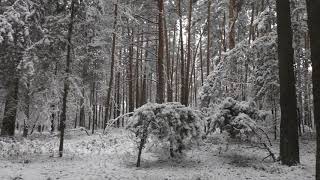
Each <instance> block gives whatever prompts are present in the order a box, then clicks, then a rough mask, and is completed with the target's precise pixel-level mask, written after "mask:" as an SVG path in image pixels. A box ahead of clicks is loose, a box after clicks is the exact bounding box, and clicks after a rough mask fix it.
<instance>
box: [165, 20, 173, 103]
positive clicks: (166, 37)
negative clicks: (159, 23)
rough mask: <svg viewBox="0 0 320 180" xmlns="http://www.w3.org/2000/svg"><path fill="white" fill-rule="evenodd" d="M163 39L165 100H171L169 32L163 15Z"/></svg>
mask: <svg viewBox="0 0 320 180" xmlns="http://www.w3.org/2000/svg"><path fill="white" fill-rule="evenodd" d="M163 23H164V32H165V41H166V67H167V102H172V101H173V91H172V86H171V85H172V76H171V62H170V47H169V45H170V43H169V40H170V33H168V29H167V22H166V18H165V17H163Z"/></svg>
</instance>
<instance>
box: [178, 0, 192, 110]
mask: <svg viewBox="0 0 320 180" xmlns="http://www.w3.org/2000/svg"><path fill="white" fill-rule="evenodd" d="M191 18H192V0H189V13H188V27H187V32H188V42H187V43H188V45H187V46H188V47H187V67H186V71H185V74H183V76H185V87H184V89H185V91H184V94H183V95H182V96H181V97H183V98H182V99H181V103H182V104H183V105H185V106H188V104H189V94H190V93H189V91H190V87H189V84H191V83H190V80H189V74H190V65H191Z"/></svg>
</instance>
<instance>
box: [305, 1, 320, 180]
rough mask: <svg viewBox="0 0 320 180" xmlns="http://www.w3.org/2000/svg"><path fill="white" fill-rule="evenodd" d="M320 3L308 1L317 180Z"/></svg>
mask: <svg viewBox="0 0 320 180" xmlns="http://www.w3.org/2000/svg"><path fill="white" fill-rule="evenodd" d="M319 9H320V1H319V0H307V11H308V26H309V33H310V45H311V62H312V85H313V103H314V105H313V106H314V109H313V111H314V121H315V124H316V131H317V150H316V180H319V179H320V34H319V32H320V21H319V19H318V18H319V17H320V11H319Z"/></svg>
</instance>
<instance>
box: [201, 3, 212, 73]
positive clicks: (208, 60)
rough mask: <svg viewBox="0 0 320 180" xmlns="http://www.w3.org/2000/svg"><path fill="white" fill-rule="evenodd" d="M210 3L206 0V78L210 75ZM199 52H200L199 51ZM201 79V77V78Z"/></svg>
mask: <svg viewBox="0 0 320 180" xmlns="http://www.w3.org/2000/svg"><path fill="white" fill-rule="evenodd" d="M211 2H212V0H208V17H207V23H208V38H207V41H208V42H207V76H209V74H210V46H211ZM200 51H202V50H201V49H200ZM201 78H202V79H203V77H202V76H201Z"/></svg>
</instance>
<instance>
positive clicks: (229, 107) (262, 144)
mask: <svg viewBox="0 0 320 180" xmlns="http://www.w3.org/2000/svg"><path fill="white" fill-rule="evenodd" d="M255 106H256V105H255V103H254V102H252V101H251V102H246V101H242V102H239V101H237V100H234V99H233V98H230V97H228V98H226V99H225V100H224V101H222V103H221V104H220V105H219V108H218V109H217V110H216V112H215V113H214V114H213V115H212V116H209V117H208V119H207V122H208V131H207V135H208V134H209V133H211V132H214V131H215V130H216V129H220V130H221V131H222V132H227V133H228V135H229V137H230V138H239V139H240V140H241V139H242V138H243V137H245V138H246V139H249V140H251V142H254V143H255V146H256V147H258V148H261V149H265V150H267V151H268V153H269V155H268V156H267V157H272V158H273V160H275V159H276V158H275V155H274V154H273V152H272V151H271V149H270V147H269V146H271V143H270V140H269V137H268V135H267V134H266V133H265V132H264V130H263V128H261V127H260V126H259V125H258V124H257V120H259V119H262V118H264V117H265V113H261V112H260V111H259V110H258V109H257V108H255ZM253 139H254V140H255V141H253Z"/></svg>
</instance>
